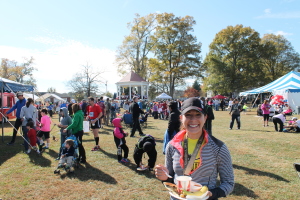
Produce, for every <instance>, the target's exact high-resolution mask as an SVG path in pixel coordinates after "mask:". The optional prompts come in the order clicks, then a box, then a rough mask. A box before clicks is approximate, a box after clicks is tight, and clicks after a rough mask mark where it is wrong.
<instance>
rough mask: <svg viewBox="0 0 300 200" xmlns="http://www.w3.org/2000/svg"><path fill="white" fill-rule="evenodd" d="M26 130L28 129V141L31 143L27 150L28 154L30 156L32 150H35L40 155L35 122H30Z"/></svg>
mask: <svg viewBox="0 0 300 200" xmlns="http://www.w3.org/2000/svg"><path fill="white" fill-rule="evenodd" d="M26 128H27V129H28V133H27V136H28V139H29V141H30V146H29V148H28V150H27V154H29V153H30V152H31V149H32V148H33V149H34V150H36V151H37V152H38V153H40V151H39V149H38V148H37V147H36V144H37V138H36V131H35V130H34V128H33V122H32V121H30V122H28V123H27V124H26Z"/></svg>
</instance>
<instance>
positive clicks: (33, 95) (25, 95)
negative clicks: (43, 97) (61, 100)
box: [23, 93, 39, 101]
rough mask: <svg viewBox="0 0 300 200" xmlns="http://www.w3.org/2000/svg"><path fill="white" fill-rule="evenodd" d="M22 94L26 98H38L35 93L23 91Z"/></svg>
mask: <svg viewBox="0 0 300 200" xmlns="http://www.w3.org/2000/svg"><path fill="white" fill-rule="evenodd" d="M23 96H24V97H25V98H26V99H28V98H32V99H34V101H36V100H37V99H38V98H39V96H37V95H35V94H30V93H23Z"/></svg>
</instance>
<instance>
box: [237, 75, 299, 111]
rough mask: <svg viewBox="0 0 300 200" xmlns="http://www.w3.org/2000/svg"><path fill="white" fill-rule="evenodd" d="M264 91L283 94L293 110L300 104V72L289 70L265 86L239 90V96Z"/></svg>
mask: <svg viewBox="0 0 300 200" xmlns="http://www.w3.org/2000/svg"><path fill="white" fill-rule="evenodd" d="M265 92H269V93H272V94H273V95H276V94H279V95H283V96H284V98H285V99H287V100H288V103H289V106H290V107H291V108H292V109H293V110H295V109H296V107H297V106H300V73H299V72H295V71H291V72H289V73H287V74H286V75H284V76H282V77H280V78H278V79H277V80H275V81H273V82H271V83H269V84H267V85H265V86H262V87H259V88H256V89H253V90H248V91H245V92H241V93H240V94H239V96H247V95H251V94H260V93H265ZM298 99H299V100H298Z"/></svg>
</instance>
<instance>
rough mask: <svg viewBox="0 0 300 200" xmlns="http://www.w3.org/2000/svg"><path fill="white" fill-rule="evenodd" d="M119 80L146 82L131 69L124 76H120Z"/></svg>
mask: <svg viewBox="0 0 300 200" xmlns="http://www.w3.org/2000/svg"><path fill="white" fill-rule="evenodd" d="M120 82H147V81H145V80H144V79H143V78H142V77H140V75H138V74H136V73H134V72H133V71H131V72H130V73H128V74H127V75H126V76H125V77H124V78H122V79H121V80H120V81H119V83H120Z"/></svg>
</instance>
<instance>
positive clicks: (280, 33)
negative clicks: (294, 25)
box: [267, 30, 293, 36]
mask: <svg viewBox="0 0 300 200" xmlns="http://www.w3.org/2000/svg"><path fill="white" fill-rule="evenodd" d="M267 32H268V33H273V34H275V35H283V36H288V35H293V33H288V32H284V31H273V30H267Z"/></svg>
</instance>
